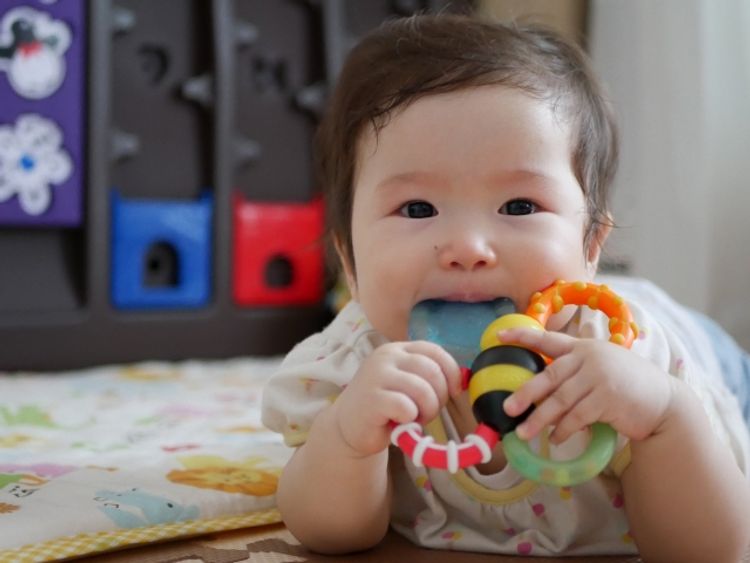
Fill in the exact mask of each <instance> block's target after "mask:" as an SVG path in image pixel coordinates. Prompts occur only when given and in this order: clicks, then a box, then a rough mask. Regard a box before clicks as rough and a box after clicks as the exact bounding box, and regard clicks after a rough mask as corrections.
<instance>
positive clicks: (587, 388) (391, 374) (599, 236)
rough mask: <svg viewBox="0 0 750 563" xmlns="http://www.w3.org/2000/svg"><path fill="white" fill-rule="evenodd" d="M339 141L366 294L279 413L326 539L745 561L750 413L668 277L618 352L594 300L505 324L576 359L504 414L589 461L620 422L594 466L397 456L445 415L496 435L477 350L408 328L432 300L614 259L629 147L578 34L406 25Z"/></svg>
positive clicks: (340, 183) (309, 516) (337, 174)
mask: <svg viewBox="0 0 750 563" xmlns="http://www.w3.org/2000/svg"><path fill="white" fill-rule="evenodd" d="M318 149H319V159H320V172H321V182H322V186H323V187H324V189H325V190H326V196H327V200H326V201H327V206H328V212H329V223H330V228H331V233H332V235H333V240H334V244H335V248H336V250H337V252H338V256H339V258H340V261H341V264H342V266H343V269H344V272H345V275H346V279H347V282H348V285H349V289H350V291H351V295H352V301H351V302H350V303H349V304H347V305H346V306H345V307H344V309H343V310H342V311H341V312H340V313H339V315H338V316H337V317H336V318H335V319H334V321H333V322H332V323H331V324H330V325H329V326H328V327H327V328H326V329H325V330H324V331H323V332H321V333H319V334H316V335H313V336H311V337H310V338H308V339H307V340H305V341H304V342H302V343H300V344H299V345H298V346H297V347H295V349H294V350H293V351H292V352H291V353H290V354H289V355H288V356H287V358H286V359H285V361H284V363H283V365H282V367H281V368H280V370H279V372H278V373H276V374H275V375H274V377H273V378H272V379H271V381H270V383H269V385H268V387H267V389H266V392H265V395H264V413H263V415H264V422H265V423H266V424H267V425H268V426H269V427H270V428H272V429H274V430H276V431H278V432H281V433H283V435H284V438H285V441H286V442H287V444H289V445H291V446H296V447H297V449H296V451H295V453H294V455H293V457H292V458H291V460H290V461H289V463H288V465H287V466H286V468H285V469H284V472H283V474H282V476H281V479H280V483H279V490H278V503H279V507H280V510H281V513H282V515H283V517H284V521H285V523H286V524H287V526H288V527H289V529H290V530H291V532H292V533H293V534H294V535H295V536H296V537H297V538H298V539H299V540H300V541H301V542H302V543H303V544H305V545H306V546H307V547H309V548H310V549H313V550H317V551H321V552H328V553H342V552H350V551H355V550H361V549H365V548H368V547H370V546H373V545H375V544H376V543H378V542H379V541H380V540H381V539H382V538H383V536H384V534H385V533H386V531H387V529H388V526H389V524H390V525H391V526H392V527H393V528H394V529H395V530H397V531H398V532H399V533H401V534H403V535H405V536H406V537H408V538H410V539H411V540H412V541H414V542H415V543H417V544H419V545H422V546H427V547H433V548H445V549H464V550H475V551H484V552H494V553H505V554H530V555H586V554H629V553H636V552H640V553H641V556H642V557H643V558H644V559H645V560H646V561H669V562H675V561H680V562H683V563H684V562H689V561H700V562H706V561H716V562H725V561H726V562H729V561H736V560H737V559H738V558H739V556H740V554H741V553H742V552H743V551H744V549H745V547H746V546H747V545H748V543H750V526H749V525H748V523H750V485H749V484H748V480H747V477H746V476H745V475H743V472H745V473H746V472H747V471H748V465H749V463H750V453H749V452H750V445H749V442H750V438H748V431H747V427H746V426H745V425H744V422H743V421H742V418H741V416H740V413H739V408H738V405H737V402H736V400H734V398H733V397H732V396H731V394H729V392H728V391H727V389H726V387H725V386H724V384H723V382H722V378H721V373H720V370H719V368H718V362H717V360H716V358H715V357H714V356H715V355H714V356H712V352H711V349H710V347H707V346H703V347H698V348H697V349H693V348H692V347H691V345H692V344H691V343H692V342H694V341H700V337H697V338H696V337H694V335H693V336H691V333H690V331H691V330H692V328H691V327H693V325H695V323H694V322H693V324H692V325H691V321H685V322H683V321H679V322H670V319H672V320H673V318H674V317H673V316H672V317H670V316H669V315H663V314H661V313H659V310H660V308H667V309H669V308H670V307H676V305H674V304H673V303H672V302H671V301H669V300H666V299H665V298H664V297H663V296H662V295H661V294H660V293H659V292H658V291H656V290H648V291H645V292H644V291H642V290H640V292H641V293H644V299H646V301H647V302H646V303H645V304H646V306H647V307H648V311H647V310H646V308H645V307H642V306H639V303H638V299H637V297H638V295H637V294H638V293H639V290H632V289H631V290H630V291H626V294H627V297H628V300H629V303H630V305H631V309H632V311H633V314H634V316H635V318H636V322H637V323H638V325H639V326H640V328H641V331H640V335H639V338H638V340H637V341H636V343H635V344H634V345H633V348H632V350H627V349H624V348H622V347H619V346H616V345H614V344H611V343H609V342H607V334H608V329H607V319H606V317H605V316H604V315H602V314H601V313H597V312H595V311H592V310H590V309H587V308H576V307H566V308H564V309H563V310H562V311H561V312H560V313H558V314H557V315H555V316H553V317H552V319H551V321H550V323H549V325H548V327H547V328H548V329H549V330H548V331H546V332H537V331H532V330H528V329H521V328H515V329H512V330H509V331H505V332H502V333H500V334H499V335H498V336H499V337H500V338H501V339H502V341H503V342H517V343H519V344H521V345H524V346H528V347H530V348H532V349H535V350H538V351H539V352H541V353H543V354H545V355H547V356H549V357H551V358H554V361H553V362H552V363H550V364H549V365H548V366H547V367H546V368H545V369H544V370H543V371H542V372H540V373H539V374H538V375H536V376H535V377H534V378H532V379H531V380H530V381H528V382H527V383H526V384H525V385H523V386H522V387H521V388H520V389H518V390H517V391H516V392H515V393H513V394H512V395H511V396H510V397H508V399H507V400H506V401H505V403H504V405H503V407H504V409H505V411H506V413H507V414H508V415H511V416H516V415H519V414H520V413H522V412H523V411H525V410H526V409H527V408H528V407H529V406H530V405H532V404H535V405H536V408H535V410H534V411H533V413H532V414H531V415H530V416H529V417H528V418H527V419H526V421H525V422H524V423H523V424H522V425H521V426H519V427H518V429H517V434H518V435H519V437H520V438H522V439H525V440H532V443H539V445H538V447H541V448H542V449H545V448H548V449H549V450H550V454H551V456H552V457H553V458H557V459H566V458H569V457H571V456H575V455H577V454H578V453H580V451H581V450H582V448H583V447H585V445H586V441H587V438H586V432H579V431H581V430H585V429H586V428H588V426H589V425H591V424H592V423H594V422H597V421H601V422H605V423H608V424H610V425H611V426H612V427H613V428H614V429H615V430H616V431H617V432H618V436H619V438H618V445H617V450H616V453H615V456H614V457H613V460H612V462H611V463H610V464H609V465H608V466H607V468H606V469H605V470H604V471H603V472H602V473H601V474H600V475H599V476H598V477H596V478H595V479H592V480H591V481H588V482H586V483H583V484H581V485H578V486H575V487H563V488H558V487H551V486H546V485H539V484H537V483H534V482H531V481H527V480H525V479H524V478H523V477H521V476H520V475H519V474H518V473H517V472H516V471H515V470H514V469H513V468H512V467H511V466H509V465H508V464H507V463H506V459H505V456H504V454H503V448H502V443H500V444H498V445H497V446H496V447H495V448H494V451H493V456H492V459H491V460H490V461H489V462H488V463H485V464H483V465H480V466H478V467H475V468H469V469H467V470H462V471H459V472H458V473H456V474H451V473H449V472H447V471H442V470H434V469H429V468H424V467H416V466H414V464H412V463H411V461H410V460H408V459H405V458H404V455H403V454H402V453H401V452H400V451H399V450H397V449H395V448H390V447H389V445H390V431H391V424H390V423H391V421H395V422H397V423H405V422H411V421H415V420H416V421H419V422H421V423H423V424H426V425H427V426H426V431H427V432H428V433H429V434H431V435H432V436H434V437H435V439H436V440H437V441H445V440H446V439H448V438H452V439H456V440H461V439H462V438H463V437H464V436H465V435H466V434H468V433H471V432H472V431H473V430H474V428H475V426H476V421H475V420H474V417H473V415H472V412H471V406H470V404H469V399H468V397H467V393H465V392H462V389H461V374H460V368H459V366H458V364H457V362H456V360H455V359H454V358H453V357H452V356H451V355H450V354H449V353H448V352H446V351H445V350H444V349H443V348H441V347H440V346H438V345H437V344H434V343H432V342H425V341H409V340H408V338H407V325H408V321H409V315H410V312H411V310H412V308H413V307H414V306H415V305H416V304H417V303H419V302H421V301H423V300H426V299H442V300H446V301H463V302H485V301H491V300H493V299H495V298H498V297H506V298H510V299H511V300H512V301H513V303H514V304H515V307H516V309H517V310H519V311H523V310H525V308H526V306H527V305H528V303H529V300H530V298H531V296H532V294H534V293H535V292H536V291H539V290H542V289H544V288H546V287H548V286H549V285H551V284H552V283H554V282H555V281H556V280H558V279H564V280H569V281H576V280H581V281H590V280H592V279H593V277H594V275H595V273H596V269H597V263H598V260H599V256H600V253H601V249H602V245H603V244H604V242H605V240H606V239H607V235H608V234H609V232H610V229H611V226H612V222H611V218H610V213H609V210H608V207H607V190H608V188H609V185H610V183H611V180H612V177H613V174H614V170H615V167H616V161H617V142H616V132H615V126H614V123H613V119H612V116H611V114H610V111H609V109H608V107H607V104H606V102H605V100H604V98H603V93H602V90H601V88H600V86H599V84H598V82H597V81H596V79H595V78H594V76H593V75H592V73H591V70H590V69H589V65H588V63H587V61H586V59H585V57H584V55H583V54H582V53H581V51H580V50H579V49H578V48H577V47H575V46H573V45H570V44H568V43H566V42H565V41H563V40H562V39H561V38H560V37H558V36H557V35H556V34H554V33H552V32H550V31H546V30H541V29H538V28H534V27H528V28H526V27H509V26H504V25H500V24H497V23H490V22H482V21H478V20H476V19H471V18H468V17H464V16H449V15H441V16H417V17H412V18H408V19H402V20H396V21H392V22H389V23H387V24H385V25H383V26H382V27H381V28H379V29H378V30H376V31H374V32H373V33H371V34H370V35H368V36H367V37H365V38H364V39H363V40H362V41H361V42H360V43H359V44H358V45H357V46H356V47H355V48H354V49H353V50H352V52H351V53H350V55H349V57H348V59H347V62H346V64H345V66H344V68H343V70H342V73H341V76H340V78H339V81H338V85H337V88H336V90H335V91H334V93H333V96H332V99H331V102H330V106H329V108H328V111H327V113H326V114H325V116H324V118H323V122H322V124H321V128H320V131H319V136H318ZM646 287H647V289H648V287H650V286H646ZM615 289H618V288H617V287H615ZM626 290H627V288H626ZM661 318H663V319H666V321H667V322H664V323H662V322H661V320H660V319H661ZM693 328H694V329H695V330H700V329H699V328H697V325H696V326H694V327H693ZM685 334H687V336H684V335H685ZM546 428H551V429H553V430H552V431H551V434H549V436H548V435H547V432H546V430H545V429H546Z"/></svg>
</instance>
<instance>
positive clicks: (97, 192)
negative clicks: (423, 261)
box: [0, 0, 464, 370]
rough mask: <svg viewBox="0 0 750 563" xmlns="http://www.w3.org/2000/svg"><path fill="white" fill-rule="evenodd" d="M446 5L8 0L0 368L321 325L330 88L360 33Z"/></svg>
mask: <svg viewBox="0 0 750 563" xmlns="http://www.w3.org/2000/svg"><path fill="white" fill-rule="evenodd" d="M447 4H448V2H446V1H387V0H368V1H366V2H346V1H344V0H316V1H312V0H307V1H306V0H273V1H272V2H268V1H265V0H210V1H207V0H88V1H86V0H64V1H60V2H54V3H50V2H49V1H46V0H26V1H25V2H21V1H19V0H6V1H5V2H3V3H2V5H1V6H0V22H2V24H1V25H0V200H1V201H0V264H1V266H0V268H2V275H0V342H2V346H0V369H3V370H11V369H35V370H46V369H55V370H59V369H65V368H76V367H82V366H86V365H94V364H101V363H112V362H126V361H135V360H142V359H164V360H179V359H184V358H191V357H194V358H218V357H227V356H233V355H250V354H276V353H283V352H285V351H287V350H288V349H289V348H290V347H291V346H292V345H293V344H294V343H296V342H298V341H299V340H301V339H302V338H304V337H305V336H306V335H308V334H310V333H311V332H314V331H316V330H319V329H320V328H321V327H322V326H323V325H324V324H325V323H326V322H327V321H328V320H329V319H330V316H331V313H330V311H329V310H328V309H327V307H326V305H325V299H324V297H325V296H324V290H325V277H324V276H325V269H324V266H323V251H322V246H321V244H322V242H321V239H322V228H323V227H322V217H323V210H322V205H321V203H320V196H319V193H318V190H317V188H316V186H315V185H314V181H313V173H312V156H311V142H312V136H313V132H314V130H315V127H316V124H317V120H318V116H319V114H320V111H321V110H322V107H323V105H324V103H325V99H326V95H327V92H328V90H329V88H330V85H331V84H332V82H333V81H334V79H335V77H336V74H337V72H338V69H339V68H340V66H341V61H342V60H343V58H344V56H345V54H346V51H347V50H348V48H349V47H350V46H351V45H352V43H353V41H355V40H356V38H357V37H358V36H360V35H361V34H362V33H364V32H366V31H367V30H368V29H371V28H372V27H375V26H376V25H378V24H379V23H380V22H381V21H382V20H384V19H385V18H387V17H390V16H393V15H403V14H408V13H412V12H414V11H417V10H436V9H443V8H444V7H445V6H446V5H447ZM451 4H452V5H453V6H458V7H460V6H461V5H462V4H464V3H462V2H459V3H456V2H453V3H451ZM22 20H29V21H30V22H31V25H27V23H24V21H22ZM30 29H33V30H34V33H35V35H34V37H33V38H32V39H30V42H28V41H27V42H26V43H24V42H23V41H21V40H20V39H19V38H23V37H27V36H28V37H31V36H30V35H29V32H30ZM40 53H41V55H43V57H41V58H39V59H38V60H37V61H36V63H34V65H35V66H34V67H33V68H34V69H35V71H34V72H32V73H29V72H26V73H24V72H22V71H23V61H25V60H26V57H31V56H33V55H35V54H36V55H37V56H41V55H40ZM19 68H21V71H19V70H18V69H19ZM29 68H31V67H29ZM40 69H41V71H40ZM29 76H32V77H38V76H42V77H43V78H44V80H37V81H35V80H32V79H29ZM24 96H25V97H24ZM24 143H26V144H24ZM19 146H20V147H31V148H32V149H33V148H34V147H40V146H41V147H42V148H43V149H44V150H43V151H42V153H40V154H42V156H44V157H45V158H46V159H47V160H46V161H45V162H44V163H43V164H42V165H40V162H42V159H41V158H40V157H39V155H38V154H36V153H33V151H32V152H29V151H31V149H28V150H27V151H26V152H23V151H22V150H20V149H18V148H17V147H19ZM8 147H10V148H8ZM3 155H5V156H3ZM8 155H10V156H8ZM9 170H11V175H13V174H15V176H14V178H18V177H22V178H28V177H30V176H32V175H33V174H32V172H33V173H34V174H36V176H35V177H38V178H40V180H39V181H38V182H37V184H36V185H34V184H33V183H31V182H29V181H26V183H25V184H23V185H21V183H19V182H18V181H16V180H12V181H9V180H8V171H9ZM42 172H43V173H42ZM24 174H26V176H23V175H24ZM27 186H31V187H27ZM35 186H36V187H35ZM39 186H43V187H44V189H42V188H40V187H39ZM45 202H48V204H47V205H46V206H45V205H43V204H45Z"/></svg>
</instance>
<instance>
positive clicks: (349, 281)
mask: <svg viewBox="0 0 750 563" xmlns="http://www.w3.org/2000/svg"><path fill="white" fill-rule="evenodd" d="M333 247H334V248H335V249H336V255H337V256H338V258H339V263H340V264H341V267H342V269H343V272H344V277H345V279H346V286H347V287H348V288H349V295H351V297H352V299H353V300H354V301H357V278H356V277H355V275H354V268H353V265H352V264H350V263H349V260H348V259H347V257H346V252H344V250H343V248H344V247H343V244H342V243H341V240H340V239H339V237H337V236H334V237H333Z"/></svg>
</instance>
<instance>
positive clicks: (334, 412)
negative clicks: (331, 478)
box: [326, 401, 369, 459]
mask: <svg viewBox="0 0 750 563" xmlns="http://www.w3.org/2000/svg"><path fill="white" fill-rule="evenodd" d="M326 413H327V414H328V415H329V416H330V424H331V425H332V426H333V432H332V434H334V436H335V438H334V440H335V441H336V443H337V444H338V445H339V447H338V449H339V450H340V454H341V455H342V456H345V457H347V458H350V459H363V458H366V457H369V455H368V454H366V453H362V452H361V451H360V450H359V449H358V448H357V447H356V445H355V444H353V443H352V442H351V441H350V439H349V438H348V437H347V432H346V427H345V425H346V424H347V422H346V420H345V419H346V417H345V416H343V415H342V413H341V408H340V405H339V402H338V401H336V402H334V403H333V404H332V405H331V406H330V407H329V408H328V409H326ZM328 434H329V435H330V434H331V433H328Z"/></svg>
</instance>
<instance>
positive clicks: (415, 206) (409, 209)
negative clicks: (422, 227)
mask: <svg viewBox="0 0 750 563" xmlns="http://www.w3.org/2000/svg"><path fill="white" fill-rule="evenodd" d="M398 211H399V213H400V214H401V215H402V216H404V217H409V218H410V219H426V218H428V217H433V216H435V215H437V209H435V206H433V205H432V204H431V203H427V202H426V201H410V202H409V203H407V204H405V205H403V206H402V207H401V209H399V210H398Z"/></svg>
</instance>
